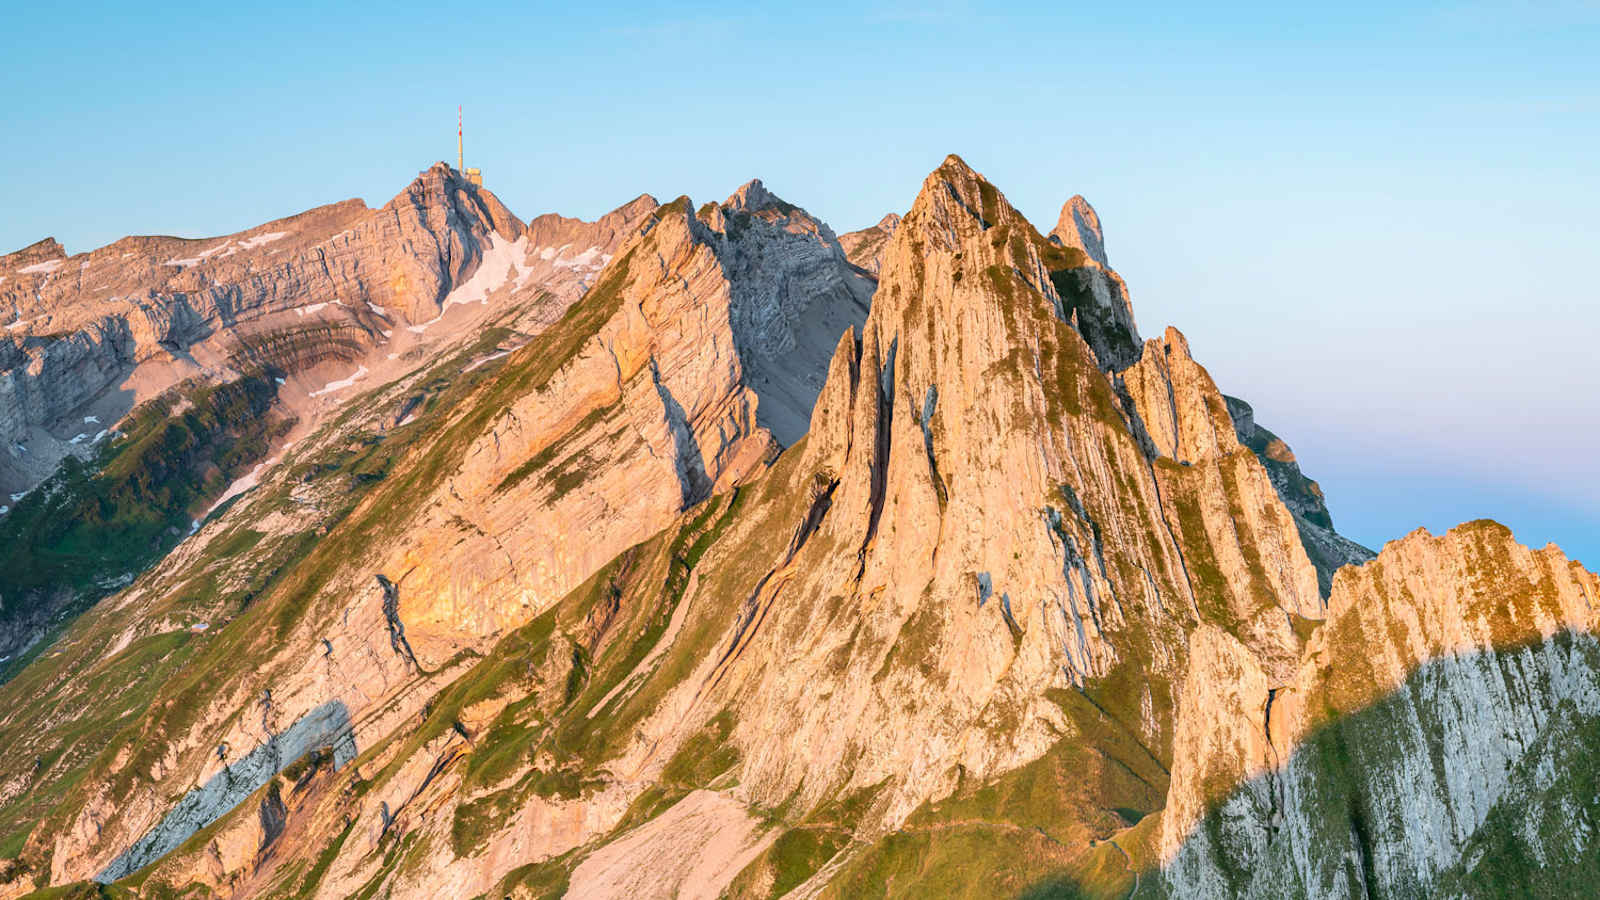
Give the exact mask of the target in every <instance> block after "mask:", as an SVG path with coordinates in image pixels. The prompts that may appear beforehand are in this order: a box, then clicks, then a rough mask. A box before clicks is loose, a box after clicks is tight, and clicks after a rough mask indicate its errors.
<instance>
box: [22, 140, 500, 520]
mask: <svg viewBox="0 0 1600 900" xmlns="http://www.w3.org/2000/svg"><path fill="white" fill-rule="evenodd" d="M522 228H523V226H522V223H521V222H520V221H518V220H517V218H516V217H515V216H513V215H512V214H511V213H510V212H508V211H507V210H506V209H505V207H504V206H503V205H502V204H501V203H500V201H499V200H498V199H496V198H495V197H494V195H493V194H491V193H490V192H488V191H487V190H484V189H481V188H476V187H473V186H471V185H468V184H467V183H466V182H465V181H464V180H462V179H461V178H460V177H459V176H458V175H456V174H455V172H454V171H453V170H451V169H449V168H447V167H446V166H444V164H442V163H440V164H436V165H435V166H433V167H432V168H430V169H428V170H427V171H426V172H424V173H422V175H421V176H419V177H418V178H417V180H416V181H414V182H413V183H412V184H411V185H410V186H409V187H407V188H406V189H405V190H404V191H402V192H401V193H400V194H398V195H397V196H396V197H395V198H394V199H393V200H391V201H390V202H389V203H388V204H386V205H384V206H383V207H382V208H380V209H368V208H366V206H365V205H364V204H362V203H361V202H360V201H358V200H349V201H345V202H343V203H337V204H333V205H330V206H325V207H320V208H318V209H314V210H311V211H309V212H306V213H302V214H300V215H297V216H292V217H290V218H287V219H280V220H278V221H275V222H269V223H267V224H265V225H261V226H257V227H256V228H252V229H249V230H247V231H243V232H240V233H238V234H234V235H228V236H225V237H219V238H210V239H198V240H186V239H181V238H169V237H130V238H124V239H122V240H120V241H117V242H115V243H113V244H110V245H108V246H106V247H102V248H100V249H98V250H95V251H92V252H90V253H82V254H77V255H75V256H70V257H69V256H67V255H66V254H65V253H64V251H62V250H61V248H60V245H59V244H55V243H54V242H53V241H49V242H41V244H36V245H34V246H33V247H30V248H28V249H26V250H23V251H20V252H19V253H15V254H11V255H9V256H6V257H0V320H3V321H4V326H3V327H4V332H3V334H0V446H3V447H4V450H5V452H4V453H0V488H4V489H5V490H8V491H11V492H18V491H23V490H27V489H28V488H30V487H32V486H33V485H34V484H36V483H37V482H38V481H40V480H42V479H43V478H44V477H45V476H46V475H48V474H49V472H50V471H51V470H52V469H53V468H54V466H55V464H56V462H57V461H58V460H59V459H60V458H61V457H62V455H64V454H65V453H67V452H78V451H80V450H82V449H85V448H84V447H83V443H84V442H83V440H82V439H81V438H80V440H79V441H78V442H74V441H73V440H72V439H73V438H74V437H77V436H78V435H83V436H84V437H91V436H93V435H94V434H95V431H96V429H86V428H85V427H83V426H84V424H85V423H84V418H85V417H92V418H93V419H97V420H99V423H100V424H101V425H102V426H104V427H109V426H111V425H114V424H115V422H116V420H117V419H119V418H120V417H121V416H122V415H123V414H124V413H126V412H127V411H128V410H129V409H130V408H131V407H132V406H133V405H134V404H136V403H138V402H142V401H144V400H146V399H149V398H151V397H153V396H156V395H158V394H160V393H161V392H162V391H164V390H167V389H169V388H171V387H172V386H174V385H175V384H177V383H178V382H180V381H182V380H183V379H185V378H192V377H200V378H203V379H209V380H216V381H224V380H228V379H230V378H233V377H238V374H239V372H240V371H241V370H244V369H247V368H249V367H251V366H271V367H274V368H276V369H278V370H280V373H281V374H288V375H295V374H298V373H302V372H311V371H313V370H314V371H315V372H317V373H320V372H322V371H324V369H322V368H318V367H319V366H323V365H324V364H336V365H345V366H348V369H354V368H355V367H356V365H357V364H358V363H366V362H369V361H370V360H368V359H367V357H368V356H369V355H370V356H372V357H373V358H374V359H381V358H382V357H381V355H379V354H376V353H375V350H376V349H377V347H378V346H379V345H381V344H384V343H386V342H389V340H390V339H391V338H392V337H393V336H394V333H395V332H396V331H400V332H401V333H402V336H404V335H405V334H406V328H407V327H409V326H412V325H416V324H418V323H426V322H429V321H430V320H434V319H437V318H439V317H440V315H441V314H442V312H443V311H444V309H445V306H446V304H447V300H448V298H449V297H450V294H451V291H452V290H453V289H454V288H455V287H457V286H458V285H462V284H465V283H467V282H468V281H469V280H470V278H471V276H473V275H474V274H475V273H476V272H477V269H478V268H479V266H480V264H482V263H484V261H485V260H486V259H489V258H491V257H492V256H493V253H492V251H493V249H494V248H495V247H496V246H497V242H499V243H503V244H506V245H510V244H514V243H516V242H518V241H519V239H520V237H521V235H522ZM495 274H504V269H503V268H502V271H501V272H500V273H495ZM348 369H346V370H345V371H348ZM341 374H343V373H341ZM335 377H337V376H334V375H329V376H327V377H325V378H322V379H321V380H322V381H332V380H333V379H334V378H335ZM310 390H312V388H311V387H308V388H307V389H306V391H307V392H309V391H310Z"/></svg>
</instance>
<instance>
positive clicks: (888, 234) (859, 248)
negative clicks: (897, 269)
mask: <svg viewBox="0 0 1600 900" xmlns="http://www.w3.org/2000/svg"><path fill="white" fill-rule="evenodd" d="M899 227H900V216H899V214H898V213H889V214H887V215H885V216H884V217H883V218H881V219H879V220H878V223H877V224H876V225H873V226H872V227H870V228H863V229H861V230H860V231H851V232H848V233H846V234H841V235H839V246H841V247H843V248H844V254H845V256H846V258H848V259H849V260H850V262H851V264H853V265H855V266H856V267H857V268H860V269H862V270H863V271H866V272H869V273H871V274H872V275H873V276H874V277H876V276H877V274H878V270H879V269H881V268H883V251H884V250H886V249H887V248H888V246H889V239H890V238H892V237H894V233H895V229H897V228H899Z"/></svg>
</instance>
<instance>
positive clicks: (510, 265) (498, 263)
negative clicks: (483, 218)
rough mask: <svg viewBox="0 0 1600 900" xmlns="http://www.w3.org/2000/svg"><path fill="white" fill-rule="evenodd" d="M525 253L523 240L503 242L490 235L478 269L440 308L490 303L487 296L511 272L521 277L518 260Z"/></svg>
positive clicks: (524, 239) (504, 281)
mask: <svg viewBox="0 0 1600 900" xmlns="http://www.w3.org/2000/svg"><path fill="white" fill-rule="evenodd" d="M526 251H527V239H526V238H517V239H516V240H515V241H503V240H501V239H500V235H498V234H494V233H490V235H489V246H488V248H487V249H485V250H484V251H483V259H482V260H480V261H479V262H478V268H477V270H476V271H474V272H473V273H472V277H471V278H468V279H467V280H466V281H464V282H462V283H461V284H458V285H456V287H455V290H452V291H451V292H450V293H449V295H448V296H446V297H445V298H444V305H443V306H442V307H441V308H442V309H448V308H450V307H451V306H454V305H455V304H457V303H461V304H466V303H487V302H489V295H490V294H491V293H493V292H494V291H495V290H497V289H498V288H499V287H500V286H501V285H503V284H505V283H506V279H507V277H508V276H509V275H510V274H511V272H512V271H513V270H515V271H516V272H517V273H518V274H519V276H520V275H521V273H522V268H523V267H522V266H521V264H520V260H522V259H523V258H524V257H526V256H527V252H526Z"/></svg>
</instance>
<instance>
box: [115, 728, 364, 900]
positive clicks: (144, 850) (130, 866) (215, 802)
mask: <svg viewBox="0 0 1600 900" xmlns="http://www.w3.org/2000/svg"><path fill="white" fill-rule="evenodd" d="M321 747H329V748H331V749H332V750H333V760H332V762H333V767H334V768H335V769H338V768H341V767H343V766H344V765H345V763H348V762H349V761H350V760H351V759H354V758H355V755H356V746H355V742H354V739H353V738H352V737H351V732H350V713H349V711H348V710H346V709H345V708H344V704H343V703H340V702H339V701H337V700H333V701H329V702H328V703H326V704H323V705H322V706H320V707H318V708H316V709H313V710H312V711H311V712H309V713H307V714H306V715H304V716H302V717H301V718H300V719H299V720H298V721H296V722H295V723H294V724H293V725H291V726H289V727H288V728H287V729H285V730H284V731H283V733H281V734H272V735H271V736H269V737H268V738H267V740H266V742H265V743H263V744H260V745H259V746H257V747H256V748H255V749H253V750H251V751H250V752H249V754H247V755H246V756H245V757H244V758H243V759H238V760H229V759H227V758H226V752H227V751H226V747H225V746H220V747H219V748H218V756H219V758H220V759H222V760H224V765H223V769H222V771H220V772H218V773H217V774H215V775H213V776H211V778H210V779H209V780H208V781H207V782H206V783H205V784H203V785H201V786H199V787H197V788H195V789H194V790H192V791H190V792H189V793H187V794H185V795H184V796H183V799H181V800H179V801H178V802H177V804H176V805H175V806H174V807H173V809H172V811H171V812H169V813H167V815H166V816H165V817H163V818H162V819H161V821H160V822H159V823H158V824H157V825H156V827H155V828H153V829H151V830H150V831H149V832H147V833H146V834H145V835H144V836H143V837H141V838H140V839H139V840H138V841H135V842H134V844H133V846H132V847H129V848H128V849H127V850H126V851H125V852H124V853H123V854H122V855H121V856H118V857H117V858H116V859H114V860H112V861H111V864H110V865H108V866H106V867H105V868H104V869H102V870H101V871H100V872H99V873H98V874H97V875H95V878H94V880H95V881H99V882H101V883H104V884H109V883H111V882H113V881H116V880H117V879H119V878H121V877H123V876H125V875H127V874H129V873H131V872H134V871H137V870H138V869H140V868H143V867H144V866H145V865H148V864H149V863H151V862H154V861H155V860H157V859H160V858H161V857H162V856H164V855H166V854H167V853H170V852H172V850H174V849H175V848H176V847H177V846H178V845H179V844H181V843H183V842H184V841H186V840H188V838H189V836H190V835H192V834H194V833H195V832H196V831H199V830H200V829H202V828H204V827H206V826H207V825H209V824H211V823H212V822H214V821H216V820H217V819H219V818H221V817H222V815H223V814H224V813H226V812H228V811H230V810H232V809H233V808H234V807H235V806H238V805H239V804H240V803H241V802H242V801H243V800H244V799H245V798H246V797H249V796H250V795H251V794H253V793H255V792H256V790H257V789H258V788H261V787H263V786H264V785H266V783H267V782H268V781H270V780H271V779H272V777H273V776H275V775H277V774H278V773H279V772H282V771H283V769H284V767H285V766H287V765H289V764H290V763H293V762H296V761H298V760H300V759H301V758H302V757H305V756H306V755H307V754H308V753H311V752H312V751H314V750H317V749H319V748H321ZM276 824H277V827H278V830H279V831H280V832H281V829H282V822H281V820H280V821H279V822H277V823H276ZM276 836H277V835H275V834H274V835H272V836H271V837H273V838H275V837H276Z"/></svg>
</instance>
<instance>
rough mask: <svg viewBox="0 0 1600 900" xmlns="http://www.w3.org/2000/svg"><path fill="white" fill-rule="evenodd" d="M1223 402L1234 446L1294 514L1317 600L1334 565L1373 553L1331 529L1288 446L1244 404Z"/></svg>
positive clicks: (1324, 508) (1317, 496)
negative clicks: (1256, 464) (1247, 453)
mask: <svg viewBox="0 0 1600 900" xmlns="http://www.w3.org/2000/svg"><path fill="white" fill-rule="evenodd" d="M1223 399H1224V400H1226V401H1227V403H1228V415H1229V416H1230V417H1231V418H1232V419H1233V427H1234V433H1235V434H1236V435H1238V438H1239V443H1241V444H1243V445H1245V446H1246V447H1249V448H1250V450H1251V451H1252V452H1254V453H1255V455H1256V458H1257V459H1260V460H1261V465H1262V466H1264V467H1265V468H1266V470H1267V475H1269V476H1270V477H1271V478H1272V486H1273V487H1274V488H1276V489H1277V491H1278V496H1279V497H1281V498H1282V499H1283V502H1284V505H1286V506H1288V507H1289V511H1290V512H1292V513H1294V519H1295V525H1296V526H1298V527H1299V529H1300V541H1301V543H1303V544H1305V548H1306V555H1308V556H1309V557H1311V562H1312V564H1313V565H1315V566H1316V567H1317V583H1318V584H1319V585H1320V586H1321V589H1322V594H1323V596H1327V594H1328V591H1329V590H1331V589H1332V587H1333V573H1334V572H1335V571H1337V570H1338V569H1339V567H1340V566H1347V565H1359V564H1360V563H1364V562H1366V561H1367V560H1369V559H1371V558H1372V557H1373V556H1375V555H1376V554H1374V553H1373V552H1372V551H1371V550H1368V549H1367V548H1366V547H1363V546H1361V545H1360V544H1358V543H1356V542H1355V541H1352V540H1350V539H1349V538H1347V537H1344V536H1343V535H1341V534H1339V533H1338V532H1337V531H1334V530H1333V516H1332V515H1330V514H1329V513H1328V505H1327V503H1326V501H1325V500H1324V499H1323V496H1322V488H1321V487H1319V486H1318V485H1317V483H1316V482H1315V481H1312V480H1311V479H1310V478H1307V477H1306V476H1305V474H1304V473H1302V472H1301V471H1300V464H1299V463H1297V462H1296V461H1295V458H1294V452H1293V451H1292V450H1290V449H1289V445H1288V444H1286V443H1284V442H1283V439H1282V438H1279V437H1278V436H1277V435H1275V434H1273V433H1272V432H1270V431H1268V430H1267V429H1265V428H1262V427H1261V426H1260V425H1259V424H1258V423H1257V422H1256V416H1255V410H1254V409H1252V408H1251V406H1250V404H1248V403H1246V402H1244V401H1243V400H1240V399H1239V398H1237V397H1224V398H1223Z"/></svg>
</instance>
